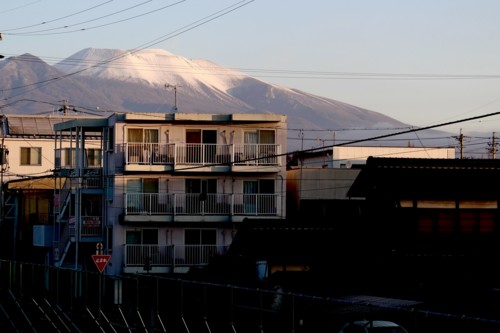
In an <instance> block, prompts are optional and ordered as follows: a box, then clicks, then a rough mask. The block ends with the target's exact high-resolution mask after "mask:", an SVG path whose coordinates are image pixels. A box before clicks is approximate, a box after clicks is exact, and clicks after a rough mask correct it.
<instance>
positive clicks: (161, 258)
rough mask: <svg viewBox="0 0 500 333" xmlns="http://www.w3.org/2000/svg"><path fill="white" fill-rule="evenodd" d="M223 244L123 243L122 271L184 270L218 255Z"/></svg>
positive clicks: (223, 252) (223, 249) (223, 247)
mask: <svg viewBox="0 0 500 333" xmlns="http://www.w3.org/2000/svg"><path fill="white" fill-rule="evenodd" d="M227 249H228V246H224V245H142V244H126V245H124V249H123V250H124V256H123V257H124V269H123V270H124V273H133V274H134V273H146V272H150V273H173V272H186V271H187V270H188V269H189V268H191V267H202V266H206V265H208V264H209V263H210V261H211V260H212V259H213V258H214V257H215V256H219V255H224V254H225V253H226V251H227Z"/></svg>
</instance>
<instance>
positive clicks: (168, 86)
mask: <svg viewBox="0 0 500 333" xmlns="http://www.w3.org/2000/svg"><path fill="white" fill-rule="evenodd" d="M177 87H180V86H179V85H175V84H168V83H166V84H165V88H167V89H168V88H172V89H174V112H175V111H177Z"/></svg>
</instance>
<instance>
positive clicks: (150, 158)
mask: <svg viewBox="0 0 500 333" xmlns="http://www.w3.org/2000/svg"><path fill="white" fill-rule="evenodd" d="M173 163H174V144H172V143H126V144H125V164H144V165H154V164H158V165H167V164H173Z"/></svg>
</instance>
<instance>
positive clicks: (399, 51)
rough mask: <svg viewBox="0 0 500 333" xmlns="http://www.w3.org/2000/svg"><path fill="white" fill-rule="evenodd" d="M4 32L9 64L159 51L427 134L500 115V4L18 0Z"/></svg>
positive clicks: (488, 124)
mask: <svg viewBox="0 0 500 333" xmlns="http://www.w3.org/2000/svg"><path fill="white" fill-rule="evenodd" d="M0 33H2V35H3V40H2V41H0V54H3V55H4V56H6V57H10V56H16V55H20V54H24V53H31V54H33V55H35V56H38V57H40V58H42V59H43V60H44V61H46V62H47V63H49V64H53V63H55V62H58V61H60V60H62V59H64V58H67V57H69V56H71V55H73V54H74V53H76V52H78V51H80V50H82V49H84V48H87V47H92V48H113V49H126V50H133V49H142V48H161V49H164V50H167V51H169V52H171V53H174V54H176V55H180V56H183V57H186V58H190V59H207V60H211V61H213V62H215V63H217V64H219V65H221V66H224V67H229V68H233V69H237V70H240V71H243V72H245V73H246V74H248V75H250V76H253V77H256V78H259V79H261V80H263V81H266V82H270V83H276V84H279V85H283V86H286V87H291V88H297V89H300V90H303V91H305V92H309V93H312V94H315V95H319V96H324V97H328V98H332V99H335V100H338V101H341V102H345V103H348V104H352V105H355V106H358V107H362V108H366V109H368V110H373V111H377V112H380V113H382V114H385V115H387V116H390V117H392V118H395V119H397V120H400V121H403V122H405V123H408V124H411V125H414V126H420V127H423V126H432V125H435V124H440V123H447V122H452V121H456V120H461V119H465V118H470V117H476V116H481V115H487V114H490V113H496V112H499V111H500V1H498V0H413V1H409V0H407V1H404V0H378V1H374V0H342V1H341V0H311V1H298V0H254V1H252V0H243V1H239V0H184V1H183V0H178V1H176V0H172V1H170V0H169V1H164V0H149V1H146V0H99V1H97V0H86V1H68V0H17V1H8V2H7V1H4V3H3V6H2V7H1V8H0ZM0 90H1V87H0ZM499 125H500V116H491V117H486V118H481V119H477V120H474V121H468V122H464V123H459V124H456V125H454V126H448V127H443V128H441V129H443V130H447V131H452V132H456V133H457V134H458V131H459V129H460V128H462V129H463V131H464V134H467V131H473V130H479V131H482V132H494V131H500V127H499Z"/></svg>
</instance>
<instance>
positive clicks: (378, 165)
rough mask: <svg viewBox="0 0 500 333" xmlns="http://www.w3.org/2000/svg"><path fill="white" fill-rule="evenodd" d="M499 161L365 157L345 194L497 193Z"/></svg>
mask: <svg viewBox="0 0 500 333" xmlns="http://www.w3.org/2000/svg"><path fill="white" fill-rule="evenodd" d="M498 182H500V160H493V159H440V158H439V159H427V158H388V157H369V158H368V159H367V162H366V165H365V166H363V167H362V169H361V172H360V174H359V175H358V177H357V178H356V179H355V181H354V183H353V185H352V186H351V188H350V189H349V191H348V192H347V196H348V197H366V196H367V195H369V194H370V193H374V192H375V191H376V192H379V193H380V192H385V193H389V192H390V193H394V194H396V193H397V194H398V195H399V196H404V195H415V194H417V193H418V194H425V195H426V196H427V197H439V196H448V197H449V196H450V195H453V196H456V197H458V196H460V197H461V198H464V197H467V196H474V197H476V198H477V197H479V196H484V197H491V196H496V195H498V194H499V193H500V191H499V190H498V188H497V186H488V184H491V185H493V184H498Z"/></svg>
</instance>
